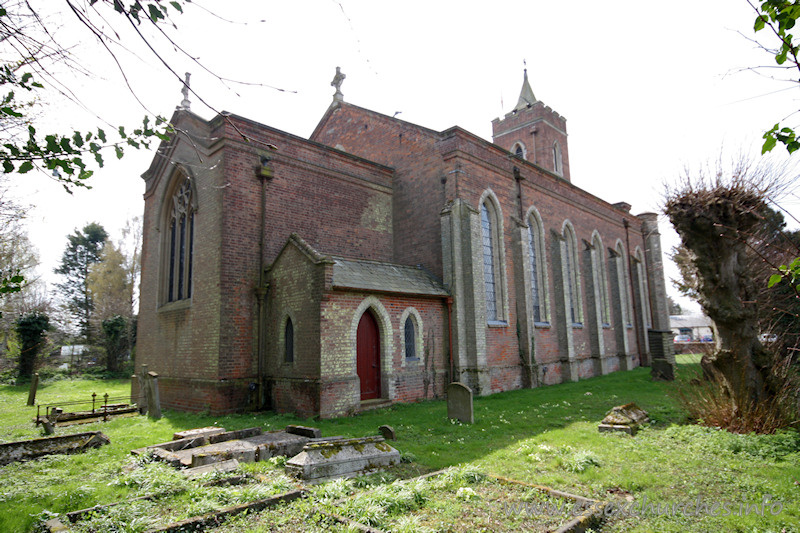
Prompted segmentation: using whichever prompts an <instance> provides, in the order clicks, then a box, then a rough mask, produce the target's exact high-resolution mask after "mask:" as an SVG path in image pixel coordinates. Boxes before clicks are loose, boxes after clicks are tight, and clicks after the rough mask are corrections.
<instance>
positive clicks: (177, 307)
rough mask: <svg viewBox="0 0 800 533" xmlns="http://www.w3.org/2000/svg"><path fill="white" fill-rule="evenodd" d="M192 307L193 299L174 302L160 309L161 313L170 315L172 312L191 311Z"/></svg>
mask: <svg viewBox="0 0 800 533" xmlns="http://www.w3.org/2000/svg"><path fill="white" fill-rule="evenodd" d="M191 306H192V300H191V298H186V299H184V300H177V301H174V302H169V303H166V304H164V305H162V306H161V307H159V308H158V312H159V313H169V312H170V311H184V310H186V309H189V308H190V307H191Z"/></svg>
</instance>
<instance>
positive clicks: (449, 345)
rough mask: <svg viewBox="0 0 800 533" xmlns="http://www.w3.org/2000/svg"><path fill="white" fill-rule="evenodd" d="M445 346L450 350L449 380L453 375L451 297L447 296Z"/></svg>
mask: <svg viewBox="0 0 800 533" xmlns="http://www.w3.org/2000/svg"><path fill="white" fill-rule="evenodd" d="M446 301H447V348H448V351H449V352H450V381H451V382H452V381H453V378H454V377H455V376H454V375H453V297H452V296H448V297H447V300H446Z"/></svg>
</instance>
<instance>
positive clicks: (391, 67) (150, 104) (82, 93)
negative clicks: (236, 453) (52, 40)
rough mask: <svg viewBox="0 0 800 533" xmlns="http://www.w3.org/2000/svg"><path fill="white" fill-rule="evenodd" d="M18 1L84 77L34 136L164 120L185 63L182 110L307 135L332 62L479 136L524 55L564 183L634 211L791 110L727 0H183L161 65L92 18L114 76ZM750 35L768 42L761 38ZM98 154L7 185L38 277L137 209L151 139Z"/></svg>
mask: <svg viewBox="0 0 800 533" xmlns="http://www.w3.org/2000/svg"><path fill="white" fill-rule="evenodd" d="M32 4H34V5H35V6H37V8H38V9H40V10H41V12H42V13H43V14H44V15H45V16H46V17H49V18H46V20H49V21H51V23H52V24H54V25H56V26H58V29H57V31H56V33H55V34H56V36H57V38H58V39H59V40H60V42H61V43H62V44H64V45H66V46H68V47H69V48H70V51H71V53H72V54H73V56H74V58H75V59H76V60H77V61H78V62H79V63H81V64H82V65H83V67H84V69H86V70H87V71H88V72H89V73H91V75H88V76H86V75H79V74H76V73H74V72H72V71H69V70H68V69H64V70H63V72H60V73H59V75H60V76H61V77H60V79H62V80H64V82H65V83H66V84H67V85H69V86H70V87H71V88H73V91H74V93H75V94H77V95H78V97H79V100H80V102H81V104H82V107H81V106H78V105H75V104H74V103H73V102H70V101H64V100H63V99H60V98H58V97H55V96H45V97H44V98H43V104H44V107H43V113H42V116H41V117H40V119H39V120H40V123H41V125H40V126H39V130H40V131H42V132H44V131H61V132H63V131H65V130H66V131H71V129H73V128H74V129H79V130H87V129H92V128H94V127H96V126H97V125H98V124H101V125H104V127H105V128H106V129H107V130H108V129H113V128H110V126H112V125H113V126H116V125H131V126H133V125H136V124H137V123H141V119H142V117H143V116H144V115H145V114H151V115H163V116H166V117H169V116H170V115H171V114H172V112H173V111H174V109H175V106H177V105H178V104H179V103H180V101H181V99H182V95H181V93H180V90H181V82H180V81H179V78H182V77H183V73H185V72H187V71H188V72H191V74H192V77H191V87H192V90H193V91H195V92H196V94H194V95H190V98H189V99H190V100H191V102H192V104H191V109H192V111H194V112H195V113H197V114H199V115H200V116H203V117H205V118H211V117H213V116H214V115H215V114H216V113H217V112H219V111H222V110H227V111H229V112H232V113H236V114H238V115H242V116H245V117H247V118H250V119H253V120H256V121H258V122H261V123H264V124H267V125H269V126H272V127H275V128H278V129H281V130H284V131H287V132H290V133H292V134H295V135H299V136H301V137H306V138H307V137H308V136H309V135H310V134H311V132H312V131H313V129H314V127H315V126H316V124H317V122H318V121H319V119H320V118H321V117H322V115H323V113H324V112H325V110H326V109H327V107H328V105H329V104H330V102H331V98H332V95H333V92H334V89H333V87H331V85H330V82H331V80H332V79H333V76H334V73H335V69H336V67H337V66H339V67H341V69H342V72H343V73H344V74H345V75H346V76H347V78H346V80H345V81H344V84H343V86H342V92H343V93H344V99H345V101H347V102H351V103H353V104H356V105H359V106H361V107H365V108H369V109H372V110H375V111H378V112H381V113H385V114H388V115H393V114H395V113H396V112H399V115H398V117H399V118H401V119H403V120H406V121H409V122H413V123H416V124H419V125H422V126H425V127H428V128H431V129H435V130H444V129H447V128H449V127H451V126H455V125H458V126H461V127H462V128H464V129H466V130H468V131H471V132H473V133H475V134H476V135H479V136H481V137H483V138H485V139H488V140H490V139H491V120H492V119H493V118H496V117H501V116H503V115H504V114H505V113H507V112H509V111H510V110H511V109H512V108H513V107H514V105H515V104H516V101H517V97H518V95H519V91H520V88H521V84H522V76H523V68H524V66H527V69H528V75H529V79H530V82H531V85H532V87H533V91H534V93H535V95H536V97H537V98H538V99H539V100H541V101H543V102H544V103H545V104H546V105H548V106H550V107H551V108H553V109H554V110H556V111H557V112H558V113H560V114H561V115H562V116H564V117H566V118H567V131H568V134H569V155H570V172H571V177H572V182H573V183H574V184H575V185H577V186H579V187H581V188H583V189H585V190H587V191H589V192H591V193H593V194H595V195H597V196H599V197H601V198H603V199H604V200H607V201H609V202H611V203H616V202H620V201H624V202H627V203H629V204H631V205H632V206H633V208H632V212H633V213H636V214H638V213H642V212H648V211H651V212H659V211H660V206H661V204H662V202H663V193H664V188H665V184H669V183H675V182H676V180H677V179H678V178H679V177H680V176H681V175H682V174H683V173H684V171H685V170H686V169H687V168H688V169H698V168H700V167H701V166H703V165H705V164H707V163H709V162H714V161H716V160H718V159H720V158H721V159H722V160H728V159H729V158H732V157H734V156H735V155H736V154H739V153H744V154H748V155H750V156H751V157H753V158H756V159H757V158H759V157H760V155H759V154H760V146H761V142H762V141H761V135H762V133H763V131H765V130H767V129H769V128H770V127H771V126H772V125H773V124H775V123H776V122H778V121H785V122H786V123H787V124H790V125H791V124H792V120H793V119H795V118H796V117H791V116H790V115H792V113H793V111H796V110H797V109H798V101H797V98H798V88H797V86H796V84H791V83H786V82H782V81H780V80H775V79H770V78H769V77H768V76H765V75H764V74H763V73H761V74H759V73H758V72H755V71H753V70H752V68H751V67H757V66H761V65H774V60H773V59H772V58H771V56H769V55H768V54H767V53H766V52H765V51H763V50H760V49H759V48H758V46H757V45H756V44H755V43H754V42H753V41H752V38H753V36H754V34H753V32H752V27H753V22H754V20H755V13H754V12H753V10H752V8H751V7H750V6H749V5H748V4H747V2H746V1H745V0H741V1H740V0H703V1H702V2H697V1H687V0H675V1H673V2H636V3H633V2H614V3H608V2H597V1H596V0H595V1H590V0H575V1H573V2H570V3H569V4H568V7H567V4H565V3H562V2H552V1H548V2H545V1H539V0H528V1H524V2H523V1H506V0H498V1H494V2H476V1H471V0H461V1H458V2H456V1H450V0H440V1H436V2H431V1H427V2H422V1H417V0H406V1H404V2H387V1H383V2H379V1H375V0H357V1H352V0H340V1H335V0H293V1H291V2H287V1H285V0H283V1H273V0H258V1H255V0H226V2H224V8H221V7H219V6H220V5H222V3H221V2H212V1H210V0H196V1H194V2H192V4H188V5H187V6H186V9H185V12H184V13H183V14H182V15H181V14H175V16H174V17H173V22H174V23H175V24H176V26H177V29H171V28H167V33H168V35H170V36H172V37H173V39H174V40H175V41H176V42H177V43H179V45H180V46H181V48H182V49H183V50H185V51H187V52H188V53H189V54H190V55H191V57H193V58H197V61H195V60H193V59H191V58H190V57H187V56H186V55H183V54H181V53H177V52H175V51H174V50H172V49H171V48H170V47H169V46H164V44H165V42H164V41H163V39H160V38H159V37H158V36H154V37H153V38H152V39H151V42H153V43H155V44H156V45H157V46H158V49H159V50H161V52H162V56H163V58H164V59H165V60H166V63H167V64H168V65H169V66H170V67H171V69H172V70H173V72H170V71H169V70H168V69H167V68H166V67H165V66H164V64H162V63H161V62H160V60H159V59H157V58H156V57H155V56H154V55H153V54H152V53H151V52H150V51H149V50H147V49H146V48H144V47H143V46H142V45H141V42H140V41H138V37H137V36H136V34H134V33H133V32H132V31H131V29H130V27H126V26H125V25H124V24H122V23H121V22H123V21H119V20H116V19H115V16H114V15H113V14H108V15H107V17H106V21H107V22H108V23H110V24H111V25H112V27H113V28H114V30H115V31H117V32H119V35H120V39H121V41H122V43H123V45H124V48H122V47H118V46H117V45H115V44H113V43H111V44H109V46H110V47H111V49H112V50H113V51H114V52H115V54H116V56H117V60H118V61H119V62H120V64H121V65H122V67H123V70H124V73H125V78H123V76H122V75H121V74H120V70H119V68H118V67H117V66H116V64H115V62H114V61H113V60H112V58H111V56H110V55H109V54H108V53H107V52H106V51H105V50H104V49H103V48H102V47H100V46H99V43H98V41H97V40H96V39H94V38H93V37H92V36H91V34H89V33H88V31H87V30H86V29H85V28H83V27H81V26H80V23H78V22H77V21H76V19H75V17H74V16H73V15H72V14H70V13H68V12H61V13H59V12H58V11H56V9H57V7H58V6H59V5H60V3H56V2H52V0H36V1H32ZM144 31H147V29H146V28H145V30H144ZM762 33H764V32H762ZM148 35H152V34H151V33H148ZM760 37H761V36H760ZM762 38H763V40H764V42H765V43H769V44H771V43H770V42H769V36H768V35H767V34H766V33H764V35H763V37H762ZM765 72H766V73H767V74H768V75H769V76H773V75H777V76H780V75H781V73H780V72H776V71H775V69H772V70H767V71H765ZM793 74H794V75H795V77H796V75H797V73H796V72H794V73H793ZM220 78H223V79H227V80H234V81H229V82H224V81H222V80H221V79H220ZM125 79H127V85H129V86H130V88H132V90H131V89H129V88H128V87H127V86H126V83H125ZM240 82H242V83H240ZM204 102H205V103H206V104H208V105H205V104H204ZM787 117H788V118H787ZM128 129H130V127H129V128H128ZM775 152H776V154H777V156H778V158H785V155H784V153H783V151H782V149H780V148H778V149H776V150H775ZM107 159H111V161H109V162H108V164H107V165H106V167H105V168H103V169H100V170H99V171H97V172H96V173H95V175H94V176H93V177H92V178H91V180H90V184H91V186H92V188H91V190H75V192H74V193H73V194H71V195H70V194H67V193H66V192H65V191H64V189H63V188H62V187H61V186H60V185H59V184H57V183H55V182H54V181H53V180H52V179H49V178H48V177H47V176H45V175H43V174H36V173H30V174H26V175H24V176H16V177H13V178H11V180H10V185H11V187H12V191H13V193H14V194H15V195H16V196H17V198H18V199H19V200H20V201H21V202H23V203H25V204H27V205H30V206H31V207H30V209H29V210H28V219H27V223H28V229H29V236H30V238H31V240H32V242H33V243H34V244H35V245H36V247H37V248H38V251H39V254H40V257H41V265H40V272H39V273H40V274H41V275H42V276H43V277H44V278H45V280H47V281H48V283H49V284H50V286H52V283H54V282H57V281H58V276H56V275H54V274H53V273H52V271H53V269H54V268H55V267H56V266H57V265H58V261H59V259H60V257H61V254H62V253H63V250H64V247H65V246H66V242H67V241H66V236H67V235H68V234H70V233H71V232H73V231H74V230H75V229H76V228H82V227H83V226H84V225H85V224H86V223H88V222H93V221H94V222H99V223H100V224H102V225H103V226H104V227H105V228H106V229H107V230H108V231H109V233H110V234H111V236H112V238H119V236H120V229H121V228H122V227H123V226H124V225H125V222H126V221H127V220H128V219H129V218H131V217H133V216H136V215H141V213H142V211H143V208H144V207H143V206H144V204H143V200H142V193H143V192H144V182H143V181H142V179H141V178H140V175H141V174H142V173H143V172H144V171H145V170H146V169H147V168H148V166H149V164H150V161H151V159H152V152H150V151H141V152H135V151H129V153H128V154H127V155H126V156H125V157H124V158H123V159H122V160H119V161H116V160H113V159H114V158H113V156H112V155H109V156H108V158H107ZM778 203H779V206H780V207H781V208H782V209H784V210H785V211H786V212H787V213H788V214H789V216H787V218H788V219H789V221H790V226H792V227H798V225H800V224H798V223H797V222H796V221H793V220H791V216H794V217H797V218H800V198H799V197H798V196H797V194H796V193H794V194H790V195H789V196H787V197H784V198H780V199H778ZM660 228H661V232H662V246H663V248H664V250H669V249H670V248H671V247H672V246H674V245H675V244H677V243H678V239H677V235H675V234H674V232H672V231H671V228H670V226H669V222H668V221H667V220H666V218H664V217H663V216H662V217H661V218H660ZM666 268H667V278H668V280H667V287H668V289H667V290H668V293H670V294H671V295H673V296H677V291H676V290H675V289H674V288H673V287H672V284H671V283H670V282H669V278H671V277H675V276H676V275H677V271H676V269H675V268H674V267H673V266H672V265H671V262H669V261H668V262H667V265H666ZM681 303H682V304H683V305H684V306H685V307H689V308H692V307H693V306H692V305H691V304H690V303H689V302H688V301H687V300H681Z"/></svg>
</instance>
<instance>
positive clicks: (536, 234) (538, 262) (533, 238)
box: [528, 207, 549, 323]
mask: <svg viewBox="0 0 800 533" xmlns="http://www.w3.org/2000/svg"><path fill="white" fill-rule="evenodd" d="M528 254H529V258H530V278H531V282H530V283H531V307H532V308H533V321H534V322H539V323H543V322H548V321H549V314H548V308H547V272H546V270H545V265H546V264H547V261H546V260H545V245H544V229H543V227H542V221H541V219H540V218H539V214H538V213H537V212H536V209H535V208H533V207H532V208H531V209H530V212H529V215H528Z"/></svg>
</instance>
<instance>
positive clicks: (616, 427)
mask: <svg viewBox="0 0 800 533" xmlns="http://www.w3.org/2000/svg"><path fill="white" fill-rule="evenodd" d="M648 420H650V418H649V417H648V416H647V413H646V412H645V411H644V410H643V409H642V408H640V407H639V406H638V405H636V404H635V403H628V404H625V405H618V406H616V407H614V408H612V409H611V410H610V411H609V412H608V413H606V417H605V418H604V419H603V421H602V422H601V423H600V425H599V426H598V427H597V429H598V431H622V432H625V433H628V434H629V435H635V434H636V432H637V431H638V430H639V426H640V425H641V424H643V423H645V422H647V421H648Z"/></svg>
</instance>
